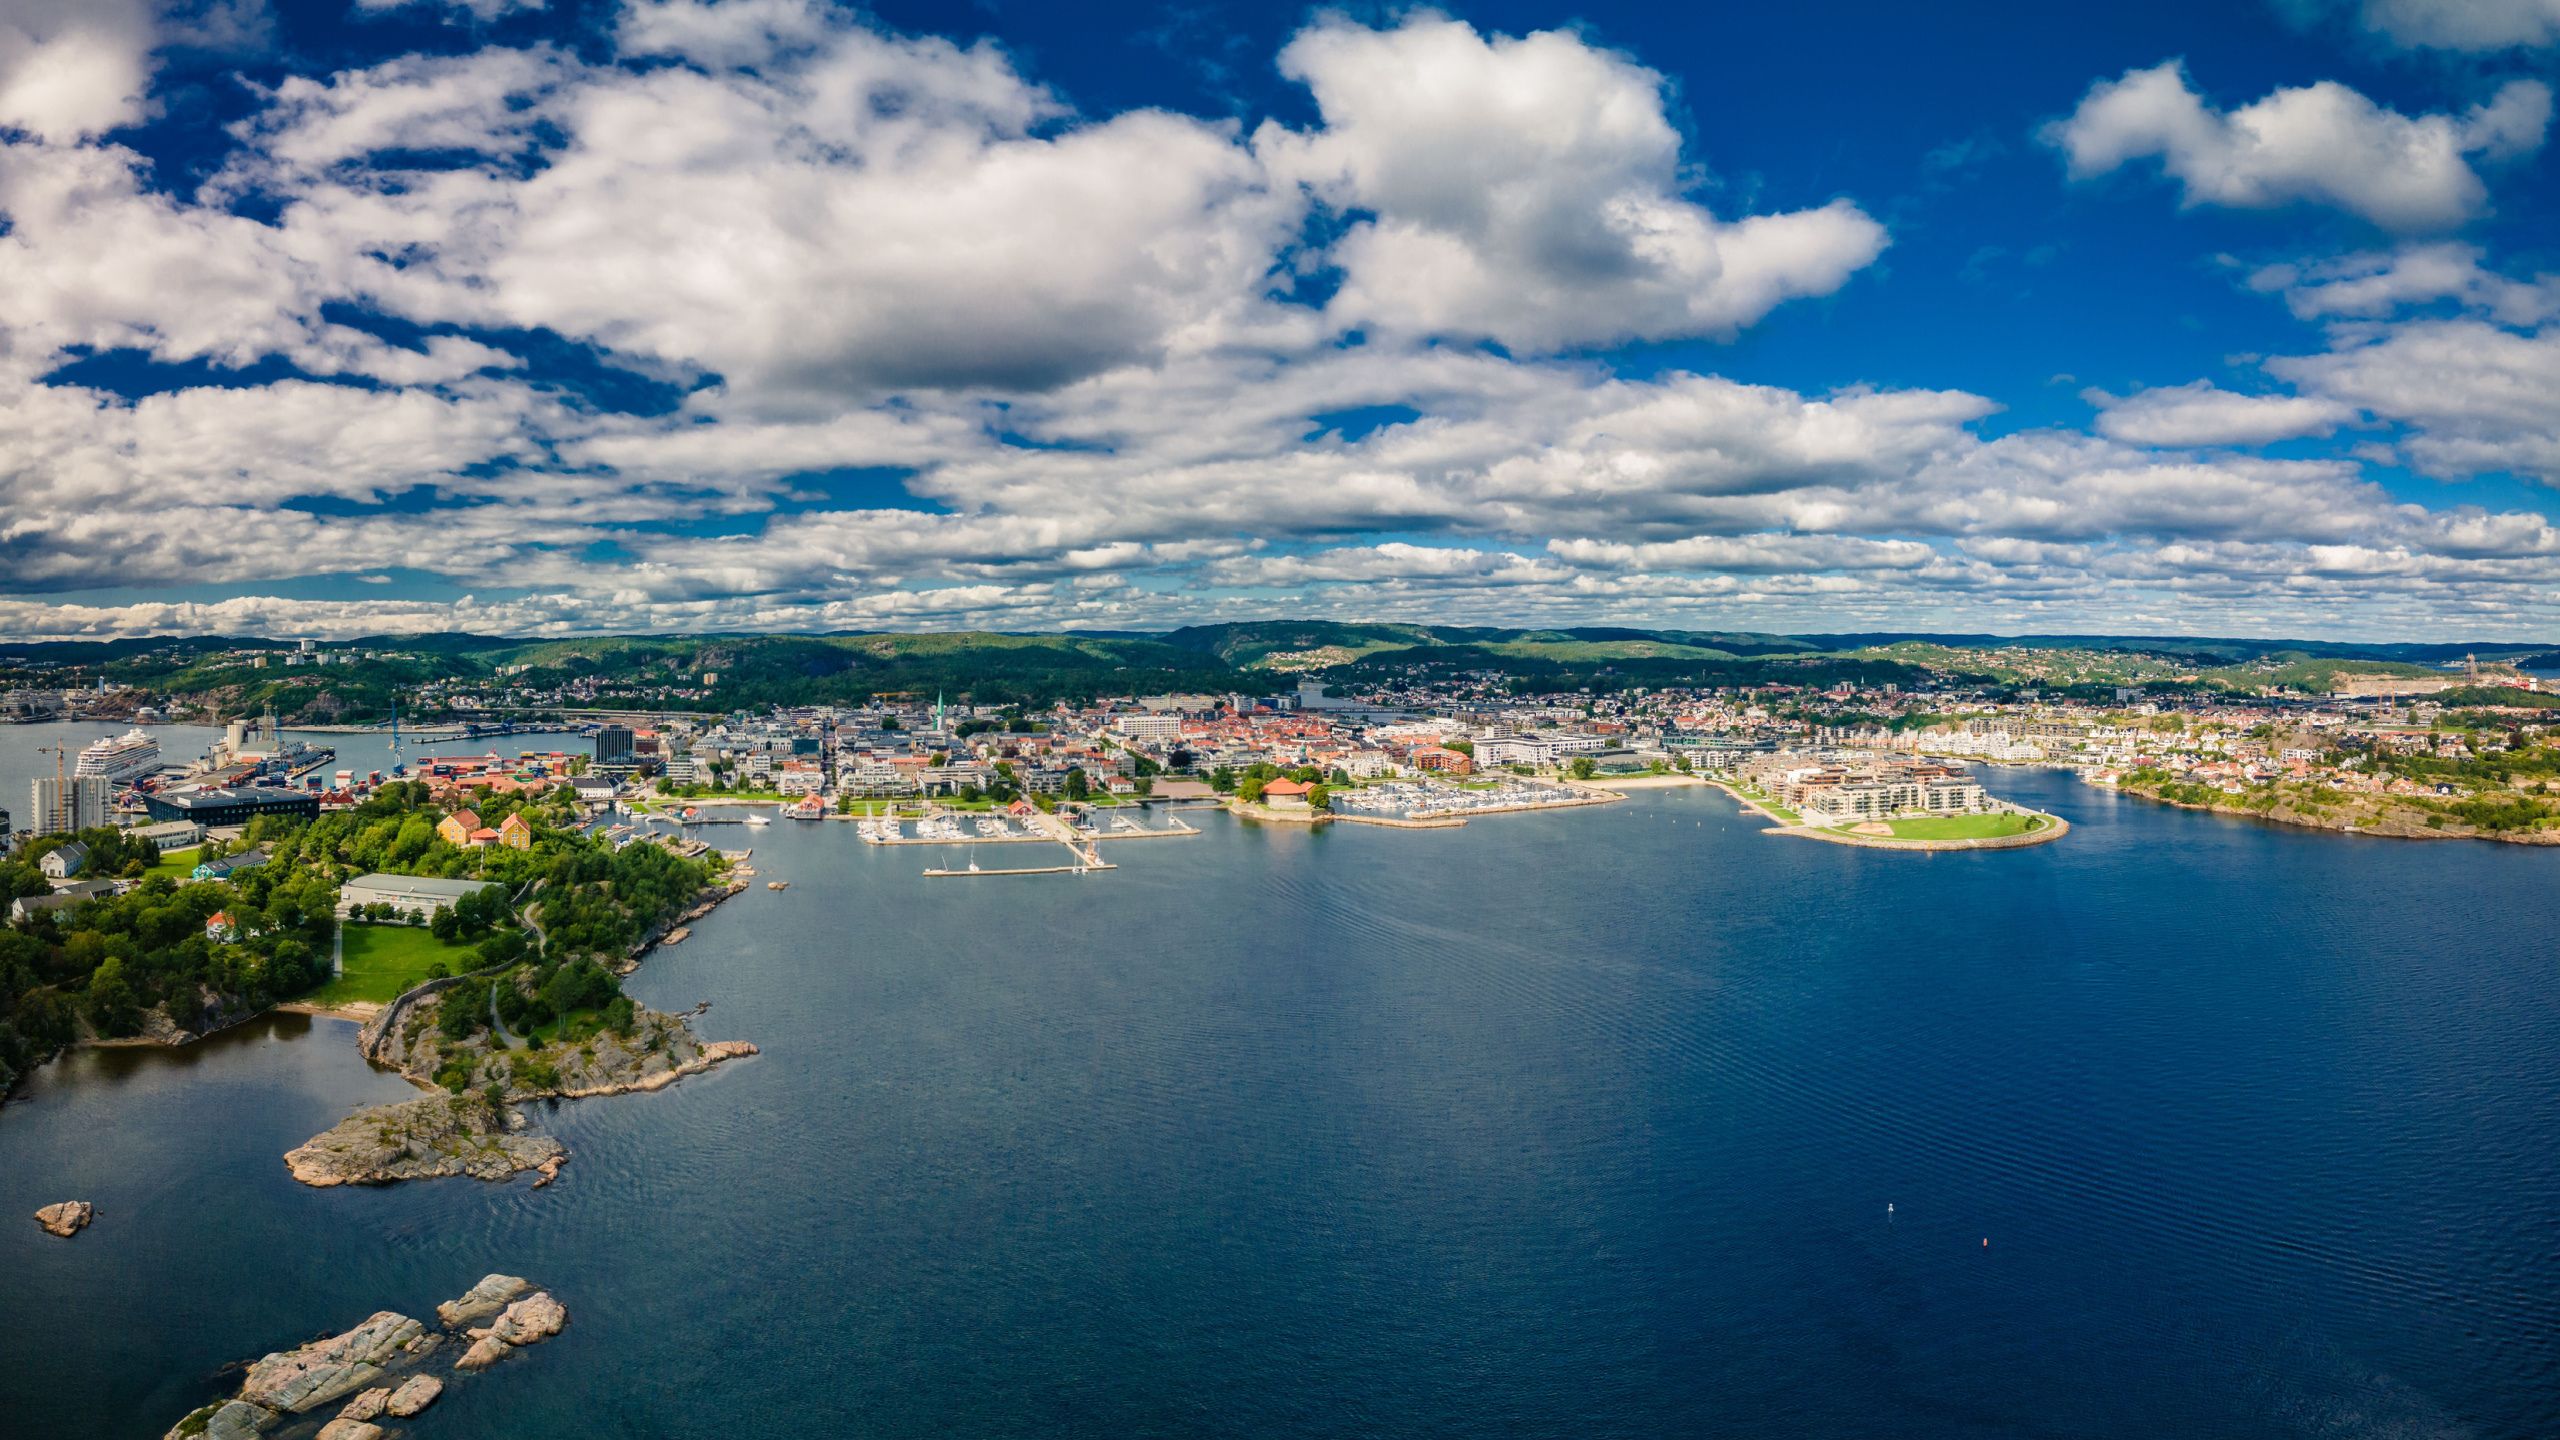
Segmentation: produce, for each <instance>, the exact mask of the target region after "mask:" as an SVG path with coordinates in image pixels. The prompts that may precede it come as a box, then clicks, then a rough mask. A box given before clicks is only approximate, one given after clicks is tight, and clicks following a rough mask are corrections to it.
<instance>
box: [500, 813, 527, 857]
mask: <svg viewBox="0 0 2560 1440" xmlns="http://www.w3.org/2000/svg"><path fill="white" fill-rule="evenodd" d="M498 843H499V844H501V845H504V846H506V847H507V848H508V849H510V850H530V849H532V848H533V827H532V826H531V825H528V824H526V823H525V818H524V816H523V815H522V814H520V813H519V814H515V815H510V816H508V817H507V818H506V819H504V820H501V821H499V822H498Z"/></svg>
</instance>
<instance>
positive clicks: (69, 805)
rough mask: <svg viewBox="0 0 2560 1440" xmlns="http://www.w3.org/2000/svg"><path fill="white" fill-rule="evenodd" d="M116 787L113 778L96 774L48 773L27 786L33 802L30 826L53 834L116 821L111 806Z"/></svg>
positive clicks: (29, 828) (88, 828)
mask: <svg viewBox="0 0 2560 1440" xmlns="http://www.w3.org/2000/svg"><path fill="white" fill-rule="evenodd" d="M115 788H116V787H115V782H114V781H112V780H109V779H106V778H104V777H102V776H97V775H74V776H72V777H70V778H69V779H67V780H56V779H54V778H53V777H52V776H46V777H45V778H43V779H41V780H37V781H35V782H33V783H32V784H31V785H29V786H28V790H29V792H30V794H31V797H32V799H33V804H31V805H30V806H29V807H28V812H27V829H28V830H30V831H32V832H33V833H35V834H38V835H52V834H55V833H58V832H62V831H70V830H93V829H96V828H97V827H99V826H102V825H110V824H113V823H114V819H113V816H112V812H111V810H110V806H111V804H112V803H113V801H114V799H115Z"/></svg>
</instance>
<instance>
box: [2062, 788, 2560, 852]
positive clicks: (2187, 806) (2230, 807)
mask: <svg viewBox="0 0 2560 1440" xmlns="http://www.w3.org/2000/svg"><path fill="white" fill-rule="evenodd" d="M2109 788H2112V789H2114V790H2115V791H2116V793H2118V794H2120V795H2133V796H2137V797H2139V798H2141V799H2144V800H2148V801H2151V802H2152V803H2153V804H2155V805H2167V806H2169V807H2171V808H2173V809H2177V810H2194V811H2201V812H2203V813H2205V814H2208V815H2229V816H2232V817H2233V818H2235V819H2242V820H2265V821H2268V822H2269V823H2271V824H2276V825H2290V826H2293V827H2294V828H2296V829H2301V830H2326V831H2329V832H2330V833H2331V834H2335V835H2373V836H2378V837H2380V838H2382V839H2385V840H2492V841H2499V842H2502V843H2505V844H2509V845H2560V830H2482V829H2479V828H2478V827H2476V826H2472V825H2466V824H2464V823H2463V822H2461V821H2460V820H2456V819H2453V818H2451V817H2448V816H2438V815H2435V814H2434V813H2433V812H2430V811H2425V810H2419V809H2416V808H2414V807H2410V806H2395V805H2390V804H2376V805H2370V806H2368V805H2365V804H2363V803H2358V804H2356V806H2355V807H2354V808H2353V809H2352V810H2351V811H2340V810H2337V809H2332V808H2329V807H2316V808H2306V807H2304V806H2300V805H2295V804H2292V803H2289V802H2287V801H2286V800H2285V799H2284V798H2283V797H2282V796H2281V795H2278V796H2276V797H2274V798H2273V800H2272V803H2270V804H2268V805H2265V806H2254V805H2242V804H2237V803H2232V802H2235V801H2238V800H2240V799H2242V798H2244V797H2242V796H2229V797H2226V799H2224V800H2218V801H2213V802H2209V803H2206V804H2201V805H2200V804H2197V803H2195V802H2193V801H2188V800H2177V799H2172V798H2170V797H2169V796H2167V795H2162V794H2159V793H2156V792H2155V791H2152V790H2148V789H2145V788H2143V787H2141V786H2138V785H2117V786H2113V787H2109ZM2429 819H2437V820H2441V821H2442V822H2443V823H2441V824H2439V825H2433V826H2431V825H2429V824H2427V821H2428V820H2429Z"/></svg>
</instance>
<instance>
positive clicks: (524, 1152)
mask: <svg viewBox="0 0 2560 1440" xmlns="http://www.w3.org/2000/svg"><path fill="white" fill-rule="evenodd" d="M451 993H458V992H448V993H439V994H435V995H430V996H427V997H425V998H423V999H421V1000H418V1001H416V1002H415V1003H413V1004H412V1005H410V1006H409V1007H408V1010H407V1013H406V1014H405V1015H404V1016H403V1017H402V1018H401V1020H400V1023H399V1025H398V1027H397V1029H396V1030H394V1031H391V1032H388V1033H381V1034H378V1035H376V1036H375V1037H374V1039H373V1044H372V1048H371V1050H370V1051H369V1052H368V1053H369V1054H371V1055H372V1057H373V1058H374V1060H375V1062H376V1063H378V1064H382V1065H387V1066H389V1067H391V1068H392V1069H395V1070H397V1071H399V1072H400V1074H401V1075H402V1076H403V1077H405V1078H406V1079H408V1080H409V1081H410V1082H412V1083H413V1084H416V1085H419V1086H421V1087H424V1088H430V1089H434V1090H435V1092H436V1093H434V1094H431V1095H428V1096H425V1097H423V1098H420V1099H416V1100H407V1101H402V1102H400V1103H398V1104H394V1105H377V1106H371V1107H368V1108H366V1109H362V1110H358V1111H356V1112H355V1113H353V1114H351V1115H349V1116H348V1117H347V1118H346V1119H344V1120H341V1121H339V1122H338V1123H337V1124H336V1125H334V1126H331V1127H330V1128H329V1129H328V1130H326V1131H323V1132H322V1133H320V1134H318V1135H315V1136H313V1137H311V1139H309V1140H307V1141H304V1142H303V1143H302V1144H301V1145H300V1146H297V1147H296V1148H294V1149H293V1150H290V1151H288V1152H286V1154H285V1157H284V1162H285V1168H286V1169H287V1170H289V1171H291V1172H292V1174H293V1178H294V1179H296V1180H299V1181H301V1182H302V1183H303V1184H305V1185H311V1186H318V1187H324V1188H325V1187H329V1186H335V1185H390V1184H395V1183H397V1182H399V1181H402V1180H432V1179H439V1178H443V1177H446V1176H453V1175H467V1176H470V1177H472V1178H473V1179H476V1180H505V1179H508V1178H510V1177H512V1176H514V1175H516V1174H519V1173H521V1172H523V1171H526V1170H537V1171H540V1172H542V1173H541V1178H540V1179H539V1180H537V1181H536V1182H535V1183H536V1184H537V1185H547V1184H549V1183H550V1182H551V1179H552V1177H553V1176H556V1175H557V1174H558V1173H559V1170H560V1166H561V1165H562V1164H563V1163H564V1162H565V1161H566V1160H567V1159H568V1153H569V1152H568V1150H567V1148H566V1147H564V1146H563V1145H561V1144H560V1142H559V1141H557V1140H554V1139H552V1138H551V1137H550V1136H547V1135H543V1134H540V1133H538V1132H535V1131H533V1130H532V1129H531V1127H530V1125H529V1123H528V1122H527V1120H526V1118H525V1115H524V1112H523V1111H522V1110H520V1109H518V1108H516V1106H517V1105H518V1104H519V1103H521V1102H524V1101H528V1100H583V1099H591V1098H594V1097H597V1096H604V1095H632V1094H642V1093H646V1092H648V1091H652V1090H662V1089H664V1088H666V1087H667V1086H669V1085H672V1084H674V1083H675V1082H676V1081H678V1080H681V1079H683V1078H684V1077H686V1076H688V1075H699V1074H701V1073H702V1072H704V1071H706V1070H709V1069H710V1068H711V1067H713V1066H715V1065H719V1064H722V1063H724V1062H726V1061H730V1060H735V1059H739V1058H742V1057H744V1056H748V1055H753V1054H756V1053H757V1050H756V1047H755V1046H754V1045H753V1044H751V1043H749V1042H747V1041H744V1040H713V1041H707V1042H706V1041H704V1040H703V1039H701V1038H700V1037H699V1036H697V1035H695V1034H694V1033H693V1027H692V1025H691V1024H690V1023H689V1022H688V1021H687V1019H686V1017H684V1016H680V1015H669V1014H666V1013H664V1012H662V1011H656V1010H641V1011H638V1012H637V1013H636V1015H635V1016H634V1018H633V1021H632V1024H631V1027H630V1030H629V1033H627V1034H618V1033H616V1032H613V1031H610V1030H606V1031H599V1032H598V1033H596V1034H594V1035H591V1036H588V1037H586V1038H585V1039H583V1040H577V1041H569V1040H562V1041H556V1042H554V1043H552V1044H550V1045H544V1046H527V1047H523V1048H516V1047H512V1046H508V1045H505V1044H504V1043H502V1042H500V1041H499V1040H497V1039H496V1038H495V1037H493V1036H491V1035H488V1034H486V1033H482V1034H476V1035H474V1036H472V1037H471V1038H469V1039H467V1040H460V1041H457V1040H452V1039H449V1038H447V1037H446V1036H445V1035H444V1033H443V1031H442V1030H441V1029H440V1028H439V1027H438V1025H437V1024H436V1019H437V1015H438V1012H439V1009H440V1007H441V1006H443V1005H444V1004H445V1003H446V1001H447V1000H448V998H449V997H450V994H451ZM440 1078H442V1079H445V1080H446V1081H447V1082H448V1083H450V1084H455V1085H457V1086H458V1088H456V1089H452V1090H448V1089H446V1088H444V1087H442V1086H439V1085H438V1083H437V1082H438V1080H439V1079H440Z"/></svg>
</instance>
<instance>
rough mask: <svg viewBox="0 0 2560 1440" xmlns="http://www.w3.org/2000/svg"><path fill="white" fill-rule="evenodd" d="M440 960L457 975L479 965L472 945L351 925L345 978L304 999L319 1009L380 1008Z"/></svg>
mask: <svg viewBox="0 0 2560 1440" xmlns="http://www.w3.org/2000/svg"><path fill="white" fill-rule="evenodd" d="M439 960H441V961H443V962H444V967H445V968H446V969H447V970H450V971H452V972H454V973H455V974H457V975H458V974H460V973H462V972H463V971H465V970H469V969H472V968H474V967H475V966H477V965H478V963H479V957H478V956H476V955H474V954H473V953H472V947H471V946H469V945H462V944H456V943H451V942H448V941H443V940H439V939H437V938H436V937H435V936H434V935H432V934H430V933H429V932H428V931H427V930H426V929H425V928H424V927H421V926H416V925H349V926H348V927H347V973H345V974H344V975H341V976H339V977H338V978H337V979H335V980H332V981H330V982H329V983H328V984H326V985H323V986H321V987H320V988H319V989H317V990H314V991H312V992H311V993H310V994H309V995H306V996H304V997H303V998H304V999H306V1000H309V1001H311V1002H312V1003H314V1004H318V1005H342V1004H345V1003H347V1002H348V1001H351V1000H371V1001H373V1002H375V1003H376V1004H381V1003H383V1002H386V1001H388V1000H390V999H391V998H392V997H393V996H396V995H398V994H399V993H400V992H401V991H403V990H406V989H408V988H409V987H410V986H412V985H415V984H417V983H418V982H419V981H421V980H424V979H426V978H427V967H428V966H430V965H433V964H435V963H436V962H437V961H439Z"/></svg>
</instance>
